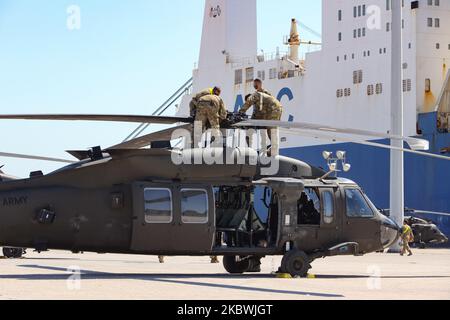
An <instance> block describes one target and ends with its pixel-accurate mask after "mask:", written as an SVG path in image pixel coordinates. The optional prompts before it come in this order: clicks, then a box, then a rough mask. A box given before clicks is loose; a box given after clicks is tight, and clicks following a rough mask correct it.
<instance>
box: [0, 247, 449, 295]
mask: <svg viewBox="0 0 450 320" xmlns="http://www.w3.org/2000/svg"><path fill="white" fill-rule="evenodd" d="M414 253H415V254H414V256H412V257H406V256H405V257H401V256H400V255H397V254H380V253H379V254H370V255H367V256H364V257H334V258H327V259H321V260H317V261H315V262H314V263H313V268H312V270H311V272H310V276H309V278H307V279H281V278H277V277H276V276H275V275H273V274H272V273H273V272H274V271H276V270H277V269H278V266H279V265H280V261H281V257H267V258H265V259H263V265H262V273H257V274H244V275H229V274H227V273H226V271H225V270H224V269H223V266H222V264H211V263H210V259H209V257H166V259H165V263H164V264H160V263H159V261H158V257H155V256H133V255H113V254H102V255H100V254H93V253H84V254H77V255H75V254H71V253H67V252H60V251H52V252H44V253H41V254H38V253H34V252H29V253H27V255H26V256H25V258H22V259H3V258H2V259H0V270H1V272H0V299H1V300H16V299H24V300H33V299H44V300H55V299H56V300H67V299H75V300H80V299H82V300H86V299H87V300H99V299H102V300H103V299H107V300H110V299H114V300H115V299H119V300H130V299H131V300H155V299H156V300H160V299H164V300H204V299H207V300H264V301H267V300H281V299H282V300H310V299H314V300H317V299H337V300H342V299H344V300H346V299H351V300H355V299H356V300H372V299H376V300H379V299H400V300H411V299H413V300H418V299H420V300H422V299H425V300H428V299H433V300H435V299H438V300H442V299H443V300H449V299H450V250H447V249H427V250H415V251H414ZM220 260H221V259H220Z"/></svg>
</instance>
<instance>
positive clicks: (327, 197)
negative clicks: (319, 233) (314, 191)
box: [322, 191, 334, 224]
mask: <svg viewBox="0 0 450 320" xmlns="http://www.w3.org/2000/svg"><path fill="white" fill-rule="evenodd" d="M322 201H323V222H325V223H327V224H330V223H333V219H334V198H333V193H331V191H325V192H323V193H322Z"/></svg>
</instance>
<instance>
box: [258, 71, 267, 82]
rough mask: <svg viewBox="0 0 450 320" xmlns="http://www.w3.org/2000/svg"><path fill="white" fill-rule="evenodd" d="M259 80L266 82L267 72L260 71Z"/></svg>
mask: <svg viewBox="0 0 450 320" xmlns="http://www.w3.org/2000/svg"><path fill="white" fill-rule="evenodd" d="M258 79H261V80H262V81H264V80H266V71H264V70H261V71H258Z"/></svg>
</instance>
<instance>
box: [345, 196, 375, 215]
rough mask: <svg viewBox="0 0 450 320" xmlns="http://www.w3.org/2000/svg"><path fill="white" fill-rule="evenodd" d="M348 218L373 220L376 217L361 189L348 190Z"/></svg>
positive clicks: (346, 197)
mask: <svg viewBox="0 0 450 320" xmlns="http://www.w3.org/2000/svg"><path fill="white" fill-rule="evenodd" d="M345 199H346V205H347V216H348V217H350V218H372V217H373V216H374V215H375V212H374V211H373V209H372V207H371V205H369V202H368V200H367V199H366V198H365V197H364V196H363V194H362V192H361V191H360V190H359V189H346V190H345Z"/></svg>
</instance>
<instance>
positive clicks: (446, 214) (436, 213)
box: [414, 210, 450, 217]
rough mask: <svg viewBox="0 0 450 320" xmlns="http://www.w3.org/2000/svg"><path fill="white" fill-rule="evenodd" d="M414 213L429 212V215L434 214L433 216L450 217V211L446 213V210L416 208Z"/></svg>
mask: <svg viewBox="0 0 450 320" xmlns="http://www.w3.org/2000/svg"><path fill="white" fill-rule="evenodd" d="M414 213H417V214H429V215H433V216H442V217H450V213H444V212H433V211H420V210H414Z"/></svg>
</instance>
